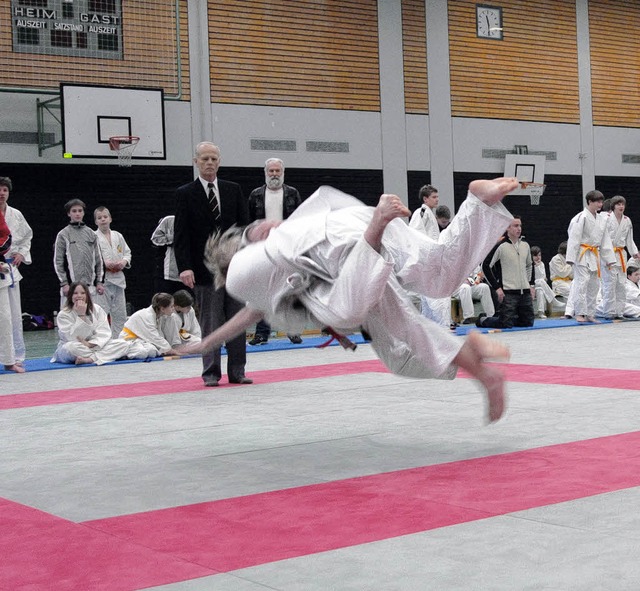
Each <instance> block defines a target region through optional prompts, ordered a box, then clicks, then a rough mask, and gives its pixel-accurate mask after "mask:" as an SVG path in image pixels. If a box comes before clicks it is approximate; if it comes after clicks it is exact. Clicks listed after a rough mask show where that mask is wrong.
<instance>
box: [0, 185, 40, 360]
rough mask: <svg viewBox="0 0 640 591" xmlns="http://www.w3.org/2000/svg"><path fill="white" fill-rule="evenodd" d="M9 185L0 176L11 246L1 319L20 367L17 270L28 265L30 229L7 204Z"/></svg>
mask: <svg viewBox="0 0 640 591" xmlns="http://www.w3.org/2000/svg"><path fill="white" fill-rule="evenodd" d="M12 187H13V185H12V183H11V179H10V178H9V177H6V176H5V177H0V212H2V213H4V219H5V222H6V224H7V226H8V227H9V231H10V232H11V247H10V248H9V251H8V252H7V253H6V255H5V261H6V263H7V264H9V265H10V268H9V270H8V279H7V280H6V281H7V284H6V285H7V293H6V294H5V295H6V297H8V299H9V310H10V314H9V316H8V318H7V319H5V320H4V322H7V321H9V322H10V323H11V332H12V336H13V358H14V361H15V363H16V364H17V365H18V366H22V364H23V362H24V359H25V357H26V348H25V345H24V336H23V334H22V302H21V296H20V281H21V279H22V273H20V267H21V266H22V265H30V264H31V239H32V238H33V231H32V230H31V226H29V224H28V223H27V220H26V219H25V217H24V215H22V213H21V212H20V211H18V210H17V209H15V208H14V207H11V206H10V205H8V203H7V201H8V200H9V195H10V193H11V190H12Z"/></svg>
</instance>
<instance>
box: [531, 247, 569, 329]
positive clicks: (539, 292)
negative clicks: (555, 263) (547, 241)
mask: <svg viewBox="0 0 640 591" xmlns="http://www.w3.org/2000/svg"><path fill="white" fill-rule="evenodd" d="M531 259H532V261H533V272H534V273H535V282H536V301H535V306H536V307H537V311H536V317H537V318H546V317H547V315H546V314H545V310H546V308H547V304H551V303H553V304H556V305H558V306H561V305H562V303H561V302H559V301H558V300H557V299H556V295H555V293H554V292H553V289H552V288H551V287H550V286H549V283H548V282H547V269H546V268H545V266H544V261H543V260H542V250H541V249H540V247H539V246H532V247H531Z"/></svg>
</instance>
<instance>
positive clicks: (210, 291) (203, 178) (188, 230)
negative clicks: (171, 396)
mask: <svg viewBox="0 0 640 591" xmlns="http://www.w3.org/2000/svg"><path fill="white" fill-rule="evenodd" d="M193 161H194V163H195V165H196V167H197V168H198V172H199V176H198V178H197V179H196V180H195V181H193V182H191V183H188V184H186V185H183V186H182V187H179V188H178V189H177V191H176V218H175V223H174V250H175V255H176V262H177V264H178V271H179V272H180V280H181V281H182V283H184V284H185V285H186V286H187V287H189V288H191V289H193V291H194V294H195V301H196V306H197V309H198V322H199V323H200V328H201V329H202V336H203V337H204V336H205V335H208V334H210V333H211V332H213V331H214V330H215V329H216V328H218V327H219V326H222V325H223V324H224V323H225V322H226V321H227V320H228V319H229V318H231V317H233V316H234V315H235V314H236V313H237V312H238V311H239V310H241V309H242V307H243V305H244V304H243V303H241V302H238V301H237V300H235V299H233V298H232V297H231V296H229V295H228V294H227V292H226V290H225V289H224V288H222V289H215V287H214V285H213V277H212V276H211V273H210V272H209V271H208V269H207V268H206V267H205V264H204V248H205V244H206V242H207V239H208V238H209V236H210V235H211V234H212V233H215V232H217V231H218V230H222V231H225V230H228V229H229V228H230V227H231V226H232V225H233V224H236V225H238V226H245V225H247V224H248V223H249V211H248V207H247V201H246V199H245V198H244V196H243V195H242V189H241V188H240V185H238V184H237V183H232V182H229V181H223V180H221V179H218V178H217V175H218V167H219V166H220V148H218V146H216V145H214V144H213V143H211V142H201V143H199V144H198V145H197V146H196V153H195V158H194V160H193ZM225 346H226V348H227V354H228V357H227V375H228V378H229V382H230V383H232V384H251V383H252V380H250V379H249V378H247V377H245V364H246V360H247V347H246V342H245V337H244V336H243V335H239V336H237V337H236V338H234V339H232V340H230V341H228V342H227V343H225ZM220 365H221V364H220V348H219V347H218V348H217V349H214V350H212V351H208V352H206V353H204V354H203V356H202V366H203V367H202V379H203V380H204V383H205V386H217V385H218V381H219V380H220V377H221V375H222V370H221V366H220Z"/></svg>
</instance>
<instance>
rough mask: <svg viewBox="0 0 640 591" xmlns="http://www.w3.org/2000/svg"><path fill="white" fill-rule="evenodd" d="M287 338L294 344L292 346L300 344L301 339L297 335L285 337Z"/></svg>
mask: <svg viewBox="0 0 640 591" xmlns="http://www.w3.org/2000/svg"><path fill="white" fill-rule="evenodd" d="M287 336H288V337H289V340H290V341H291V342H292V343H293V344H294V345H299V344H300V343H301V342H302V339H301V338H300V335H299V334H291V335H287Z"/></svg>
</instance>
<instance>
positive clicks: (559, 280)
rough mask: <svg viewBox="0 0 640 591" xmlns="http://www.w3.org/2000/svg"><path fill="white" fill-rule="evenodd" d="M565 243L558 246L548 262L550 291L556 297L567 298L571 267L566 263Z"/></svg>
mask: <svg viewBox="0 0 640 591" xmlns="http://www.w3.org/2000/svg"><path fill="white" fill-rule="evenodd" d="M566 256H567V241H566V240H565V241H563V242H561V243H560V244H559V245H558V252H557V254H555V255H554V256H553V257H552V258H551V260H550V261H549V274H550V275H551V289H553V293H555V294H556V296H558V297H562V298H568V297H569V290H570V289H571V282H572V281H573V267H572V266H571V265H570V264H569V263H567V258H566Z"/></svg>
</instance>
